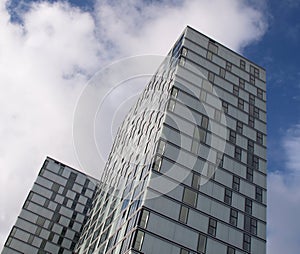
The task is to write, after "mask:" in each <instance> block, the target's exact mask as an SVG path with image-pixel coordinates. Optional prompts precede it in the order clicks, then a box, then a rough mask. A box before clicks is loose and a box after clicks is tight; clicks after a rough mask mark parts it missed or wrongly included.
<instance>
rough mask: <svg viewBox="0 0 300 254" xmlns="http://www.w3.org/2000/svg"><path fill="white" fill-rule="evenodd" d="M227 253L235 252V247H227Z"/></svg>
mask: <svg viewBox="0 0 300 254" xmlns="http://www.w3.org/2000/svg"><path fill="white" fill-rule="evenodd" d="M227 254H235V249H234V248H232V247H229V246H228V247H227Z"/></svg>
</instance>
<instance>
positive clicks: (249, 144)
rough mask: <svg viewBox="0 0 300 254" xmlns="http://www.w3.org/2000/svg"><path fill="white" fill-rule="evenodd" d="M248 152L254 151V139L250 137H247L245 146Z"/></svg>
mask: <svg viewBox="0 0 300 254" xmlns="http://www.w3.org/2000/svg"><path fill="white" fill-rule="evenodd" d="M247 149H248V152H249V153H254V141H253V140H251V139H248V146H247Z"/></svg>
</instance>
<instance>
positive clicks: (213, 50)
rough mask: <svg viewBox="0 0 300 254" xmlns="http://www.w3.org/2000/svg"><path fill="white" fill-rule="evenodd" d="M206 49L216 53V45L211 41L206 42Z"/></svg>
mask: <svg viewBox="0 0 300 254" xmlns="http://www.w3.org/2000/svg"><path fill="white" fill-rule="evenodd" d="M208 50H209V51H211V52H213V53H215V54H218V46H217V45H216V44H215V43H214V42H213V41H210V42H209V43H208Z"/></svg>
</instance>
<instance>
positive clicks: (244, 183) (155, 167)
mask: <svg viewBox="0 0 300 254" xmlns="http://www.w3.org/2000/svg"><path fill="white" fill-rule="evenodd" d="M265 81H266V76H265V70H264V69H263V68H261V67H259V66H257V65H256V64H255V63H253V62H251V61H249V60H248V59H245V58H244V57H243V56H241V55H239V54H237V53H235V52H233V51H232V50H230V49H228V48H226V47H224V46H223V45H221V44H219V43H217V42H215V41H214V40H212V39H210V38H208V37H207V36H205V35H203V34H201V33H200V32H198V31H196V30H194V29H193V28H191V27H187V28H186V29H185V30H184V32H183V34H182V35H181V36H180V38H179V39H178V40H177V42H176V43H175V45H174V47H173V48H172V49H171V50H170V52H169V54H168V55H167V57H166V58H165V60H164V61H163V62H162V64H161V65H160V67H159V68H158V70H157V72H156V73H155V74H154V75H153V77H152V78H151V80H150V82H149V83H148V84H147V86H146V88H145V90H144V91H143V93H142V94H141V96H140V97H139V99H138V101H137V102H136V104H135V105H134V106H133V107H132V109H131V110H130V112H129V113H128V115H127V116H126V117H125V119H124V121H123V123H122V125H121V126H120V128H119V131H118V133H117V135H116V138H115V141H114V144H113V147H112V150H111V153H110V155H109V158H108V161H107V163H106V166H105V171H104V174H103V175H102V178H101V181H100V182H101V183H99V184H98V182H97V181H96V180H95V179H92V178H91V177H88V176H86V175H84V174H82V173H80V172H78V171H76V170H74V169H71V168H69V167H66V166H64V165H62V164H60V163H58V162H56V161H54V160H52V159H50V158H48V159H47V160H46V162H45V164H44V166H43V168H42V169H41V171H40V173H39V176H38V179H37V181H36V183H35V184H34V186H33V188H32V191H31V192H30V194H29V196H28V198H27V200H26V202H25V204H24V207H23V209H22V212H21V214H20V216H19V218H18V220H17V222H16V225H15V226H14V227H13V229H12V231H11V233H10V235H9V237H8V239H7V241H6V243H5V247H4V250H3V252H2V253H4V254H7V253H72V252H73V253H78V254H92V253H97V254H102V253H107V254H124V253H131V254H137V253H144V254H157V253H163V254H196V253H197V254H204V253H205V254H216V253H217V254H265V253H266V174H267V168H266V83H265ZM97 186H98V187H97ZM89 209H90V210H89ZM83 225H84V227H82V226H83Z"/></svg>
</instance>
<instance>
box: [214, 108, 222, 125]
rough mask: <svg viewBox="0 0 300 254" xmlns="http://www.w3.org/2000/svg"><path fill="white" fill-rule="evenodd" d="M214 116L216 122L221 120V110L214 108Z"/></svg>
mask: <svg viewBox="0 0 300 254" xmlns="http://www.w3.org/2000/svg"><path fill="white" fill-rule="evenodd" d="M214 118H215V120H216V121H217V122H220V121H221V111H220V110H218V109H215V115H214Z"/></svg>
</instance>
